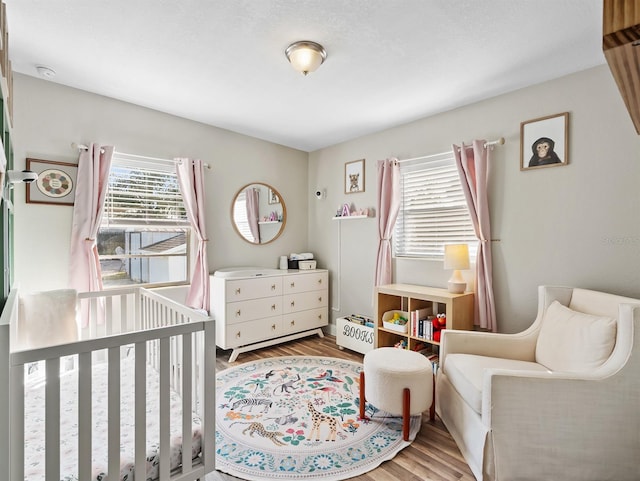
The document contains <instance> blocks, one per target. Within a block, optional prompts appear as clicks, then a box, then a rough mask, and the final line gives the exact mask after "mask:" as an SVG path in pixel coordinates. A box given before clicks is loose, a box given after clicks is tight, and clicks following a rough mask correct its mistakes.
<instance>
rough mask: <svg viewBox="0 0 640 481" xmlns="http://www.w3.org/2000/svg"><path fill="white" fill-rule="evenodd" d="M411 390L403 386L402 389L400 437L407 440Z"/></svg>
mask: <svg viewBox="0 0 640 481" xmlns="http://www.w3.org/2000/svg"><path fill="white" fill-rule="evenodd" d="M410 409H411V390H410V389H409V388H408V387H405V388H404V390H403V391H402V437H403V439H404V440H405V441H409V423H410V421H411V412H410Z"/></svg>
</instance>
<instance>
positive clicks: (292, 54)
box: [284, 40, 327, 75]
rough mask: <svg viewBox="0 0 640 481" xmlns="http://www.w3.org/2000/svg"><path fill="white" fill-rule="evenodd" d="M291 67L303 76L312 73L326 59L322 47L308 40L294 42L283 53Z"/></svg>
mask: <svg viewBox="0 0 640 481" xmlns="http://www.w3.org/2000/svg"><path fill="white" fill-rule="evenodd" d="M284 53H285V55H286V56H287V59H289V62H290V63H291V65H292V67H293V68H294V69H296V70H297V71H298V72H302V74H303V75H307V74H308V73H309V72H314V71H315V70H316V69H317V68H318V67H319V66H320V65H322V63H323V62H324V61H325V59H326V58H327V51H326V50H325V49H324V47H323V46H322V45H320V44H319V43H316V42H311V41H310V40H302V41H300V42H294V43H292V44H291V45H289V46H288V47H287V49H286V50H285V51H284Z"/></svg>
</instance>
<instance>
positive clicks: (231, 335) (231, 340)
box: [218, 316, 283, 349]
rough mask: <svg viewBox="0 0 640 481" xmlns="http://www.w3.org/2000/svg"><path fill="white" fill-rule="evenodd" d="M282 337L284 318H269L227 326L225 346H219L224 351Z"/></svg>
mask: <svg viewBox="0 0 640 481" xmlns="http://www.w3.org/2000/svg"><path fill="white" fill-rule="evenodd" d="M282 335H283V332H282V317H281V316H277V317H267V318H264V319H258V320H255V321H248V322H241V323H238V324H233V325H228V326H226V327H225V333H224V345H220V344H218V345H220V347H222V348H223V349H232V348H235V347H239V346H246V345H247V344H253V343H254V342H260V341H264V340H266V339H271V338H274V337H278V336H282Z"/></svg>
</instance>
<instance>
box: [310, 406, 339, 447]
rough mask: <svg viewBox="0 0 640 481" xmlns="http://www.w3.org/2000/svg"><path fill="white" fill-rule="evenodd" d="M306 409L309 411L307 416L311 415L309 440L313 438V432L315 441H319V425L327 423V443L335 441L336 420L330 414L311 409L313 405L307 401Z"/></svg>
mask: <svg viewBox="0 0 640 481" xmlns="http://www.w3.org/2000/svg"><path fill="white" fill-rule="evenodd" d="M307 409H309V414H311V431H310V432H309V439H311V438H312V437H313V432H314V431H315V433H316V441H319V440H320V425H321V424H322V423H327V424H328V425H329V436H328V437H327V441H335V440H336V432H337V431H338V419H337V418H335V417H333V416H331V415H330V414H325V413H321V412H320V411H316V408H314V407H313V403H312V402H311V401H307Z"/></svg>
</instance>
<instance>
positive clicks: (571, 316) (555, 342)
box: [536, 301, 617, 373]
mask: <svg viewBox="0 0 640 481" xmlns="http://www.w3.org/2000/svg"><path fill="white" fill-rule="evenodd" d="M616 324H617V321H616V319H613V318H611V317H605V316H594V315H591V314H584V313H582V312H578V311H574V310H572V309H569V308H568V307H566V306H563V305H562V304H560V303H559V302H558V301H553V302H552V303H551V305H550V306H549V307H548V308H547V310H546V312H545V313H544V317H543V320H542V327H541V328H540V334H539V335H538V342H537V344H536V361H537V362H538V363H540V364H542V365H543V366H545V367H547V368H549V369H550V370H551V371H565V372H574V373H584V372H588V371H590V370H592V369H594V368H596V367H599V366H601V365H602V364H603V363H604V362H605V361H606V360H607V359H608V358H609V356H610V355H611V353H612V352H613V348H614V346H615V343H616Z"/></svg>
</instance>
